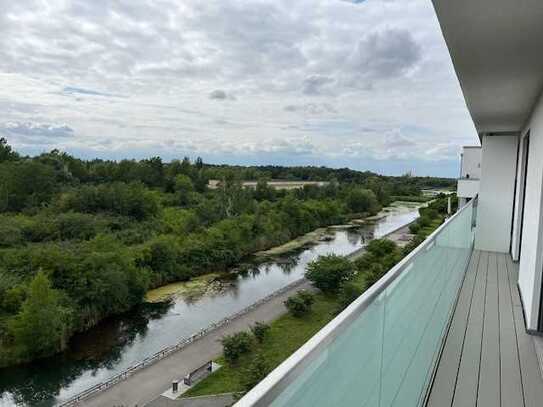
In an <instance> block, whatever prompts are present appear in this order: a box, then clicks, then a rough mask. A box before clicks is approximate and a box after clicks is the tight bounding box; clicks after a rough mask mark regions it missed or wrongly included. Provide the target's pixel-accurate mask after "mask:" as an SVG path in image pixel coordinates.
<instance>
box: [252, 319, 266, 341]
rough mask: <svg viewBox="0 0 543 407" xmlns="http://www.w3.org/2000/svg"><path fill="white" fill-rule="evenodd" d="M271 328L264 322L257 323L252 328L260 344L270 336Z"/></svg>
mask: <svg viewBox="0 0 543 407" xmlns="http://www.w3.org/2000/svg"><path fill="white" fill-rule="evenodd" d="M269 331H270V326H269V325H268V324H265V323H264V322H258V321H257V322H255V324H254V325H253V326H252V327H251V332H252V333H253V335H254V336H255V338H256V340H257V341H258V342H260V343H262V342H264V338H266V336H267V335H268V333H269Z"/></svg>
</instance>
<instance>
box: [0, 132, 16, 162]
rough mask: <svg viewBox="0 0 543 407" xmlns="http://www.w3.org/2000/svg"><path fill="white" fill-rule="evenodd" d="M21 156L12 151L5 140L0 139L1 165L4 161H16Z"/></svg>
mask: <svg viewBox="0 0 543 407" xmlns="http://www.w3.org/2000/svg"><path fill="white" fill-rule="evenodd" d="M18 157H19V155H18V154H17V153H16V152H15V151H13V150H12V148H11V146H10V145H9V144H8V141H7V140H6V139H5V138H3V137H2V138H0V163H1V162H3V161H11V160H16V159H17V158H18Z"/></svg>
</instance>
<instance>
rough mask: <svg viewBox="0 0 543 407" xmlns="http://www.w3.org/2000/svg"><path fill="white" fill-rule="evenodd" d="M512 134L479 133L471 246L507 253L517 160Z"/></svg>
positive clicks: (516, 137)
mask: <svg viewBox="0 0 543 407" xmlns="http://www.w3.org/2000/svg"><path fill="white" fill-rule="evenodd" d="M517 143H518V136H516V135H492V136H487V135H485V136H483V142H482V147H483V148H482V158H481V182H480V186H479V208H478V211H477V229H476V231H475V248H476V249H478V250H488V251H493V252H502V253H509V247H510V243H511V219H512V213H513V199H514V196H513V195H514V190H515V172H516V163H517Z"/></svg>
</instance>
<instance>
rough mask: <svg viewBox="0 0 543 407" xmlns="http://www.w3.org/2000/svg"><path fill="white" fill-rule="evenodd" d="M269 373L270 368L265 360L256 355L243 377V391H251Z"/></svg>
mask: <svg viewBox="0 0 543 407" xmlns="http://www.w3.org/2000/svg"><path fill="white" fill-rule="evenodd" d="M269 372H270V368H269V366H268V363H267V362H266V359H265V358H264V357H263V356H262V355H260V354H259V355H256V356H255V358H254V359H253V361H252V362H251V364H250V365H249V367H248V368H247V370H246V371H245V374H244V376H243V383H242V384H243V389H244V390H245V391H249V390H251V389H252V388H253V387H255V386H256V385H257V384H258V383H260V382H261V381H262V379H264V378H265V377H266V376H267V375H268V373H269Z"/></svg>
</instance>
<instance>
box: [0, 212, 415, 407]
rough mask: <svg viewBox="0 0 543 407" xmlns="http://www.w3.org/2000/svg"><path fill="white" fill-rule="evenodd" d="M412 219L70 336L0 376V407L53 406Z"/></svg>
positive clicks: (335, 233)
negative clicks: (322, 259)
mask: <svg viewBox="0 0 543 407" xmlns="http://www.w3.org/2000/svg"><path fill="white" fill-rule="evenodd" d="M417 216H418V211H417V208H416V207H395V208H393V209H392V210H389V211H387V212H386V216H385V217H383V218H382V219H379V220H378V221H376V222H375V223H373V224H366V225H363V226H360V227H357V228H345V229H341V228H338V229H331V230H330V235H331V237H332V239H331V240H328V241H319V242H318V243H315V244H312V245H308V246H307V247H304V248H302V249H300V250H297V251H296V252H295V253H291V254H289V255H286V256H282V258H281V259H280V260H278V259H277V260H274V261H272V262H269V263H263V264H259V265H257V266H254V267H253V268H252V269H250V270H249V271H248V272H247V273H243V274H236V275H233V277H231V278H229V279H228V280H225V281H223V282H221V285H220V286H221V289H220V290H217V291H214V292H212V293H208V294H205V295H203V296H200V297H196V298H195V297H183V296H179V297H176V298H175V299H174V300H172V301H170V302H168V303H158V304H144V305H142V306H140V307H137V309H134V310H133V311H131V312H130V313H127V314H125V315H122V316H120V317H116V318H110V319H108V320H106V321H104V322H102V323H100V324H99V325H98V326H96V327H95V328H93V329H91V330H89V331H87V332H85V333H83V334H79V335H77V336H75V337H74V338H73V339H72V341H71V343H70V347H69V350H68V351H66V352H65V353H63V354H61V355H59V356H56V357H54V358H50V359H46V360H43V361H39V362H35V363H32V364H29V365H24V366H19V367H12V368H7V369H0V395H1V396H0V407H7V406H39V407H42V406H43V407H49V406H53V405H55V404H56V403H58V402H60V401H63V400H66V399H68V398H70V397H71V396H73V395H75V394H77V393H79V392H81V391H83V390H85V389H87V388H88V387H91V386H93V385H94V384H97V383H99V382H101V381H104V380H106V379H107V378H109V377H111V376H113V375H115V374H117V373H119V372H121V371H123V370H124V369H126V368H127V367H129V366H131V365H133V364H134V363H136V362H138V361H140V360H142V359H144V358H145V357H147V356H150V355H152V354H154V353H155V352H157V351H159V350H161V349H163V348H165V347H167V346H169V345H172V344H174V343H177V342H178V341H179V340H180V339H181V338H184V337H188V336H190V335H191V334H193V333H195V332H197V331H198V330H200V329H202V328H205V327H207V326H209V325H210V324H211V323H213V322H217V321H219V320H221V319H223V318H224V317H227V316H229V315H232V314H234V313H236V312H238V311H240V310H242V309H243V308H245V307H247V306H248V305H250V304H252V303H254V302H256V301H258V300H259V299H261V298H263V297H265V296H267V295H269V294H271V293H273V292H274V291H276V290H278V289H280V288H282V287H284V286H285V285H287V284H290V283H292V282H294V281H296V280H298V279H300V278H302V277H303V274H304V271H305V266H306V265H307V263H308V262H310V261H312V260H315V259H316V258H317V257H318V256H319V255H322V254H329V253H335V254H339V255H345V254H349V253H351V252H353V251H355V250H357V249H359V248H360V247H362V246H363V245H364V244H365V243H367V242H368V241H369V240H371V239H374V238H380V237H382V236H384V235H386V234H388V233H390V232H391V231H393V230H395V229H397V228H398V227H400V226H403V225H405V224H407V223H410V222H411V221H413V220H414V219H415V218H416V217H417ZM165 387H167V383H165Z"/></svg>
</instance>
